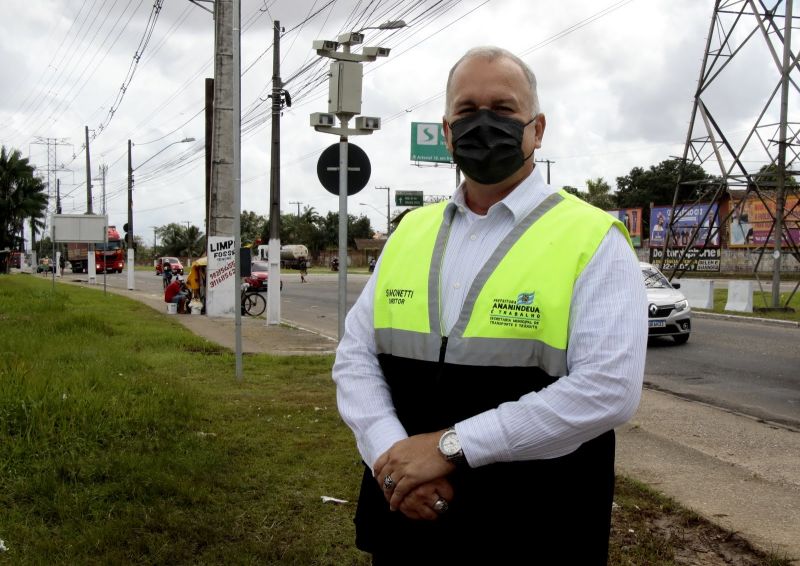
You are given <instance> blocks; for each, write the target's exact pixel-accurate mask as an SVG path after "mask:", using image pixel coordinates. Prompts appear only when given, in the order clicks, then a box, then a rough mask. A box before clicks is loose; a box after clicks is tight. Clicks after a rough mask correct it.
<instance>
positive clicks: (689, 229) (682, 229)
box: [650, 204, 719, 248]
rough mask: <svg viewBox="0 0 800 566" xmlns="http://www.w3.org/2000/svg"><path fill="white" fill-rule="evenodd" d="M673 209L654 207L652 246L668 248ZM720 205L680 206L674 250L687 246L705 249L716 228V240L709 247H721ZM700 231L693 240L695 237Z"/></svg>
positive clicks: (671, 243)
mask: <svg viewBox="0 0 800 566" xmlns="http://www.w3.org/2000/svg"><path fill="white" fill-rule="evenodd" d="M670 209H672V207H671V206H654V207H653V208H651V209H650V247H651V248H662V247H664V238H666V236H667V226H668V225H669V219H670V215H669V212H670ZM717 209H718V207H717V205H716V204H695V205H678V206H677V207H676V209H675V215H674V218H673V225H672V230H671V231H670V238H669V243H668V244H667V245H668V246H669V247H670V248H685V247H686V246H687V245H692V246H695V247H703V246H705V245H706V238H707V237H708V233H709V230H710V229H711V228H712V227H713V232H714V237H713V238H712V239H711V241H710V242H709V244H708V245H709V247H712V246H713V247H718V246H719V216H718V214H717ZM698 226H699V227H700V228H699V232H698V233H697V236H696V237H695V238H694V241H692V234H694V232H695V230H696V229H697V228H698Z"/></svg>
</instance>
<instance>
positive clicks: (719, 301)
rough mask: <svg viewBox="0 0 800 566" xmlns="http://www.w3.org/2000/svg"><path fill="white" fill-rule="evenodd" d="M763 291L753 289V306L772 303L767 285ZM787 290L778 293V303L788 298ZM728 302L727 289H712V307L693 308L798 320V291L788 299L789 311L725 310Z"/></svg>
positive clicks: (799, 306) (799, 316)
mask: <svg viewBox="0 0 800 566" xmlns="http://www.w3.org/2000/svg"><path fill="white" fill-rule="evenodd" d="M764 289H765V290H764V291H759V290H755V291H753V308H754V309H755V308H758V307H765V306H769V305H772V291H771V290H770V289H769V286H768V285H765V287H764ZM789 294H790V293H788V292H784V293H781V294H780V303H781V305H785V304H786V300H787V299H788V298H789ZM727 302H728V290H727V289H714V309H713V310H710V311H709V310H707V309H694V310H697V311H700V312H715V313H721V314H733V315H736V316H745V317H751V318H753V317H754V318H769V319H773V320H791V321H794V322H800V291H798V292H797V293H795V294H794V295H793V296H792V299H791V301H789V305H788V306H789V308H790V309H793V310H791V311H778V310H775V311H772V310H767V311H755V312H751V313H749V312H739V311H726V310H725V305H726V304H727Z"/></svg>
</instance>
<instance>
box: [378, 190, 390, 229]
mask: <svg viewBox="0 0 800 566" xmlns="http://www.w3.org/2000/svg"><path fill="white" fill-rule="evenodd" d="M375 188H376V189H378V190H379V191H386V237H387V238H388V237H389V234H391V233H392V223H391V219H390V216H389V201H390V194H391V192H392V191H391V189H390V188H389V187H375Z"/></svg>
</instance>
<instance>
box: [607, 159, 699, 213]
mask: <svg viewBox="0 0 800 566" xmlns="http://www.w3.org/2000/svg"><path fill="white" fill-rule="evenodd" d="M681 161H682V160H681V159H677V158H673V159H666V160H664V161H662V162H661V163H659V164H658V165H651V166H650V168H649V169H646V170H645V169H643V168H642V167H634V168H633V169H631V172H630V173H628V174H627V175H625V176H624V177H617V205H618V206H619V207H620V208H636V207H643V208H650V204H651V203H654V204H661V205H664V204H672V199H673V197H674V195H675V186H676V185H677V183H678V176H679V173H680V169H681ZM701 179H708V180H709V181H710V180H711V179H712V177H711V175H709V174H708V173H706V172H705V170H704V169H703V168H702V167H701V166H700V165H697V164H695V163H687V164H686V166H685V169H684V172H683V177H682V181H684V182H686V181H696V180H701ZM687 187H689V188H687V189H682V191H681V193H680V195H679V197H680V198H679V199H678V202H687V201H689V202H691V201H693V200H695V199H697V197H698V195H699V194H700V193H701V188H700V187H698V186H697V185H688V186H687Z"/></svg>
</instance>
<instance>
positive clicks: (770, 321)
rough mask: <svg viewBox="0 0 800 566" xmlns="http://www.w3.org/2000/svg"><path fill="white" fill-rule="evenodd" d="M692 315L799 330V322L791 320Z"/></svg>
mask: <svg viewBox="0 0 800 566" xmlns="http://www.w3.org/2000/svg"><path fill="white" fill-rule="evenodd" d="M692 314H694V315H695V316H697V317H699V318H717V319H723V320H735V321H737V322H748V323H750V324H767V325H771V326H783V327H786V328H800V322H795V321H793V320H777V319H774V318H759V317H755V316H739V315H735V314H719V313H715V312H704V311H698V310H693V311H692Z"/></svg>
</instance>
